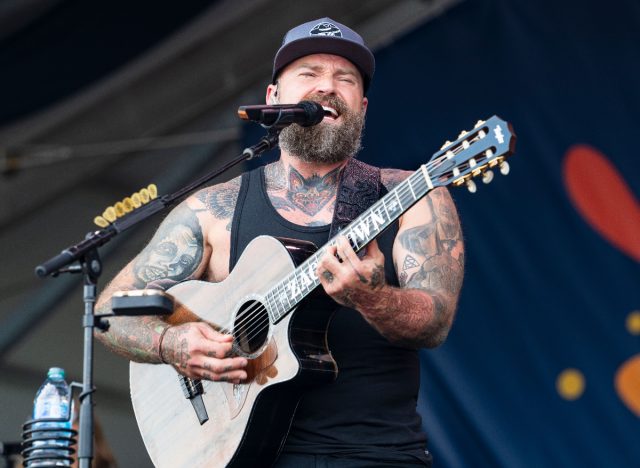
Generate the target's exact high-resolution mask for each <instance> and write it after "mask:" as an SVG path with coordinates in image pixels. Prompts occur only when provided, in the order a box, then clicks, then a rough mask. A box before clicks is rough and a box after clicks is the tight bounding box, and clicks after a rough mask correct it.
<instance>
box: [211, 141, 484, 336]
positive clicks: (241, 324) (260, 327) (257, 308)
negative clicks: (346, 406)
mask: <svg viewBox="0 0 640 468" xmlns="http://www.w3.org/2000/svg"><path fill="white" fill-rule="evenodd" d="M477 140H479V138H478V137H477V136H474V137H473V138H472V139H471V140H470V141H471V142H474V141H477ZM463 150H464V148H463V147H462V146H457V147H456V148H454V149H453V150H450V151H452V152H453V153H454V155H455V154H459V153H460V152H461V151H463ZM447 159H448V158H447V156H446V153H443V154H442V155H441V156H439V157H438V158H436V159H433V160H431V161H429V162H428V163H427V164H426V167H427V171H429V172H431V171H432V170H433V169H437V168H438V166H440V165H441V164H442V163H443V162H444V161H445V160H447ZM456 167H458V166H456ZM417 172H418V171H416V172H414V173H413V174H412V175H410V176H409V177H408V178H407V179H409V178H411V177H412V176H413V175H415V174H416V173H417ZM443 175H445V174H444V173H443V174H439V175H438V177H442V176H443ZM448 178H452V177H448ZM407 179H405V180H407ZM420 180H422V178H420ZM396 193H397V194H398V196H400V197H402V198H403V199H404V198H405V197H406V196H407V195H409V193H411V195H412V198H413V192H412V191H411V187H410V186H409V185H408V184H402V185H400V186H398V188H397V191H396ZM427 193H428V192H427ZM425 195H426V193H425ZM423 196H424V195H423ZM333 244H335V240H333V239H332V240H330V241H329V242H328V243H327V244H325V246H323V247H322V248H321V249H319V250H318V251H317V252H316V253H315V254H314V255H318V253H320V252H321V250H323V249H325V248H326V247H327V246H330V245H333ZM293 273H294V274H295V271H294V272H293ZM289 276H290V275H289ZM287 277H288V276H287ZM283 283H284V280H281V281H280V282H278V283H277V284H276V285H275V286H274V287H273V288H272V289H271V290H270V291H269V292H268V293H267V294H266V295H265V298H266V299H267V302H269V301H270V299H269V296H272V292H273V291H274V290H278V289H281V288H284V286H283ZM316 286H317V285H316ZM314 288H315V286H314ZM309 292H310V291H307V294H308V293H309ZM270 305H271V304H270ZM276 308H277V307H276ZM292 309H293V307H292V308H291V309H288V310H287V312H289V311H290V310H292ZM256 317H260V318H259V319H256V320H253V319H254V318H256ZM234 323H235V327H234ZM269 325H270V319H269V312H268V309H267V307H265V305H264V304H263V303H262V302H259V301H255V302H254V304H252V305H251V306H250V307H248V308H246V309H244V310H240V311H239V313H238V314H237V315H236V317H235V319H234V320H231V321H230V322H229V323H228V325H227V326H224V327H221V328H222V329H224V330H226V331H229V334H232V335H237V334H239V333H240V332H241V333H242V339H243V340H246V341H247V342H251V341H252V340H254V339H255V338H256V337H257V336H258V335H260V334H261V333H264V331H265V330H266V329H268V328H269ZM234 338H235V336H234Z"/></svg>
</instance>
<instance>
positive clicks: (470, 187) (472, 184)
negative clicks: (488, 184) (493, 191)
mask: <svg viewBox="0 0 640 468" xmlns="http://www.w3.org/2000/svg"><path fill="white" fill-rule="evenodd" d="M467 190H468V191H469V192H471V193H476V191H477V190H478V186H477V185H476V183H475V182H474V181H473V180H471V179H469V180H467Z"/></svg>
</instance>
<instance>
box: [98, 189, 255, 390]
mask: <svg viewBox="0 0 640 468" xmlns="http://www.w3.org/2000/svg"><path fill="white" fill-rule="evenodd" d="M208 212H209V210H208V209H207V207H206V206H205V205H204V204H202V203H201V202H200V201H198V200H197V199H196V198H195V197H192V198H190V199H188V200H186V201H185V202H183V203H181V204H180V205H179V206H178V207H176V208H175V209H174V210H173V211H172V212H171V213H170V214H169V215H168V216H167V217H166V218H165V220H164V221H163V222H162V224H161V225H160V227H159V228H158V230H157V232H156V233H155V235H154V236H153V238H152V239H151V241H150V242H149V244H148V245H147V246H146V247H145V248H144V250H143V251H142V252H141V253H140V254H139V255H138V256H137V257H136V258H134V259H133V260H132V261H131V262H130V263H129V264H128V265H127V266H126V267H125V268H124V269H123V270H122V271H121V272H120V273H119V274H118V275H117V276H116V277H115V278H114V279H113V281H111V283H110V284H109V285H108V286H107V287H106V288H105V290H104V291H103V292H102V294H101V295H100V298H99V299H98V302H97V306H96V309H97V312H99V313H104V312H108V311H109V310H110V300H111V296H112V295H113V293H114V292H115V291H118V290H131V289H144V288H149V287H151V288H160V289H167V288H169V287H171V286H172V285H174V284H176V283H179V282H181V281H184V280H188V279H196V278H200V277H201V276H202V275H203V274H204V273H205V271H206V269H207V265H208V264H209V260H210V258H211V247H210V246H209V245H208V243H207V242H206V239H205V235H204V234H203V231H204V230H206V229H207V227H205V229H204V230H203V226H202V224H203V221H202V220H203V219H207V217H208V216H207V214H208ZM109 322H110V327H109V330H108V331H107V332H104V333H102V332H98V333H97V334H96V336H97V338H98V339H99V340H100V341H102V342H103V343H104V344H105V345H106V346H107V347H108V348H109V349H111V350H112V351H114V352H116V353H118V354H120V355H122V356H124V357H126V358H127V359H130V360H132V361H137V362H147V363H161V362H165V363H170V364H172V365H173V366H174V367H175V368H176V369H177V370H178V371H179V372H180V373H182V374H183V375H186V376H188V377H192V378H207V379H210V380H228V381H234V382H237V381H239V380H241V379H243V378H245V377H246V373H245V372H244V371H242V370H240V369H242V368H243V367H244V366H245V365H246V359H244V358H230V357H229V356H230V352H231V341H232V340H231V336H229V335H223V334H221V333H218V332H216V331H215V330H213V329H212V328H211V327H210V326H208V325H207V324H205V323H203V322H191V323H185V324H181V325H176V326H170V325H169V324H168V323H167V322H165V321H164V320H162V319H161V318H160V317H157V316H141V317H115V318H112V319H110V320H109Z"/></svg>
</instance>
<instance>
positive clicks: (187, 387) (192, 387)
mask: <svg viewBox="0 0 640 468" xmlns="http://www.w3.org/2000/svg"><path fill="white" fill-rule="evenodd" d="M178 380H179V381H180V386H181V387H182V393H184V396H185V398H186V399H187V400H189V401H190V402H191V406H193V410H194V411H195V412H196V417H197V418H198V422H199V423H200V425H201V426H202V425H203V424H204V423H206V422H207V421H208V420H209V415H208V414H207V408H205V406H204V400H203V399H202V395H204V387H203V386H202V381H201V380H200V379H195V380H193V379H190V378H189V377H184V376H182V375H180V376H178Z"/></svg>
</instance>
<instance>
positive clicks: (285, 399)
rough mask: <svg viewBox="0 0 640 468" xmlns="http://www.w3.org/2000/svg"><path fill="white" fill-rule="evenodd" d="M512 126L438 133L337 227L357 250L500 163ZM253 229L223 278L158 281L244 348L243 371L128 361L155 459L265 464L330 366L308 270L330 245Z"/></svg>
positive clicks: (324, 304)
mask: <svg viewBox="0 0 640 468" xmlns="http://www.w3.org/2000/svg"><path fill="white" fill-rule="evenodd" d="M515 140H516V138H515V134H514V133H513V131H512V128H511V126H510V125H509V124H508V123H507V122H505V121H503V120H501V119H500V118H499V117H496V116H493V117H491V118H490V119H488V120H486V121H479V122H478V123H477V124H476V126H475V128H474V129H473V130H471V131H468V132H462V133H461V134H460V136H459V137H458V138H457V139H456V140H455V141H454V142H453V143H450V142H447V143H445V145H444V146H443V147H442V148H441V150H440V151H438V152H436V153H435V154H434V155H433V157H432V158H431V160H430V161H429V162H428V163H427V164H424V165H422V166H421V167H420V168H419V169H418V170H417V171H416V172H415V173H413V174H412V175H411V176H409V177H408V178H407V179H405V180H404V181H403V182H402V183H400V184H398V185H397V186H396V187H395V188H394V189H393V190H391V191H390V192H389V193H388V194H387V195H386V196H384V197H383V198H381V199H380V200H378V201H377V202H376V203H375V204H373V205H372V206H371V207H369V208H368V209H367V210H366V211H365V212H364V213H363V214H362V215H361V216H359V217H358V218H357V219H355V220H354V221H353V222H351V223H350V224H349V225H348V226H347V227H346V228H344V229H343V230H342V231H341V233H340V234H341V235H344V236H346V237H347V238H348V239H349V240H350V242H351V244H352V246H353V248H354V249H355V250H356V251H359V250H361V249H362V248H363V247H364V246H365V245H367V243H369V242H370V241H371V240H373V239H374V238H375V237H376V236H378V235H379V234H380V233H381V232H382V231H384V229H385V228H386V227H388V226H389V225H390V224H391V223H392V222H393V221H395V220H396V219H397V218H398V217H400V216H401V215H402V214H403V213H404V212H405V211H407V210H408V209H409V208H410V207H411V206H413V205H414V204H415V203H416V202H417V201H418V200H420V198H422V197H424V196H425V195H426V194H427V193H428V192H429V191H430V190H432V189H434V188H436V187H444V186H448V185H453V186H461V185H467V187H468V189H469V190H470V191H472V192H475V188H476V185H475V182H474V179H475V178H476V177H478V176H480V177H481V178H482V180H483V181H484V182H487V183H488V182H489V181H490V180H491V178H493V172H492V170H493V169H494V168H495V169H498V170H499V171H500V172H501V173H503V174H505V175H506V173H508V171H509V165H508V163H507V161H506V160H505V158H506V157H507V156H509V155H510V154H512V152H513V150H514V147H515ZM335 242H336V238H335V237H334V238H332V239H331V240H329V242H328V243H327V244H326V246H324V247H321V248H320V249H317V250H316V248H315V246H314V245H313V244H311V243H308V242H304V241H297V240H292V239H276V238H273V237H268V236H260V237H257V238H256V239H254V240H253V241H252V242H251V243H250V244H249V245H248V246H247V248H246V249H245V251H244V252H243V254H242V256H241V257H240V259H239V261H238V263H237V265H236V267H235V268H234V269H233V271H232V272H231V274H230V275H229V277H228V278H227V279H225V280H224V281H223V282H221V283H208V282H203V281H185V282H183V283H180V284H178V285H176V286H173V287H171V288H170V289H169V290H168V291H167V292H168V293H169V294H171V295H172V296H173V297H174V300H175V311H174V314H173V315H174V316H177V317H180V319H181V320H182V321H193V320H203V321H206V322H207V323H210V324H211V325H212V326H214V327H215V328H216V329H218V330H221V331H224V332H227V333H230V334H232V335H233V337H234V341H233V348H234V351H235V353H236V354H237V355H240V356H245V357H246V358H247V359H248V360H249V364H248V366H247V374H248V378H247V380H246V381H245V382H244V383H241V384H233V383H227V382H212V381H207V380H194V379H189V378H186V377H183V376H181V375H179V374H178V373H177V372H176V370H175V369H174V368H173V367H172V366H170V365H158V364H140V363H131V367H130V379H131V380H130V383H131V399H132V402H133V408H134V411H135V416H136V420H137V422H138V426H139V428H140V432H141V434H142V438H143V440H144V443H145V445H146V448H147V450H148V452H149V455H150V457H151V459H152V461H153V463H154V464H155V465H156V466H158V467H171V468H174V467H178V466H188V467H192V468H195V467H224V466H233V467H239V466H241V467H253V466H270V465H272V464H273V463H274V462H275V460H276V459H277V457H278V455H279V453H280V450H281V448H282V446H283V444H284V441H285V439H286V437H287V433H288V431H289V427H290V425H291V421H292V420H293V416H294V414H295V411H296V406H297V405H298V401H299V400H300V397H301V395H302V394H303V393H304V391H305V389H308V388H310V387H313V386H317V385H322V384H325V383H330V382H331V381H333V380H334V379H335V377H336V376H337V372H338V368H337V366H336V363H335V361H334V360H333V358H332V356H331V351H330V350H329V349H328V347H327V341H326V331H327V327H328V325H329V321H330V319H331V315H332V311H333V309H335V306H336V304H335V302H332V301H330V299H329V298H328V296H326V295H325V294H324V293H323V290H322V288H318V285H319V284H320V281H319V280H318V278H317V277H316V274H315V270H316V266H317V264H318V261H319V259H320V258H321V257H322V255H323V254H324V252H325V249H326V247H327V246H330V245H333V244H334V243H335Z"/></svg>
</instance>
